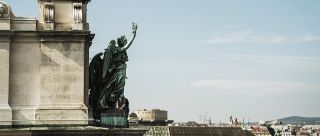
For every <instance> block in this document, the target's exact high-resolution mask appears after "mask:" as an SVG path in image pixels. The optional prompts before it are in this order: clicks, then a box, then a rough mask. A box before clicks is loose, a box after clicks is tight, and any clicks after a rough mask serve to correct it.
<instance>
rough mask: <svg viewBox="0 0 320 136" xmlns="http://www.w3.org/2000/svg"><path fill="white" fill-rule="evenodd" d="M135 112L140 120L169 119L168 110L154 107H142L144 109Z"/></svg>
mask: <svg viewBox="0 0 320 136" xmlns="http://www.w3.org/2000/svg"><path fill="white" fill-rule="evenodd" d="M134 113H136V114H137V116H138V118H139V119H140V120H150V121H154V120H167V119H168V112H167V111H165V110H160V109H152V110H147V109H142V110H137V111H135V112H134Z"/></svg>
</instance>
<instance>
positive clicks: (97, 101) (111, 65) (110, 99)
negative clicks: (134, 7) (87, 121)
mask: <svg viewBox="0 0 320 136" xmlns="http://www.w3.org/2000/svg"><path fill="white" fill-rule="evenodd" d="M137 28H138V26H137V24H135V23H133V25H132V34H133V36H132V38H131V39H130V41H129V42H128V41H127V39H126V37H125V36H121V37H119V38H118V39H117V41H115V40H111V41H110V42H109V45H108V47H107V48H106V49H105V51H104V53H98V54H96V55H95V56H94V57H93V58H92V60H91V62H90V66H89V71H90V72H89V89H90V93H89V94H90V95H89V104H90V106H91V108H92V110H93V116H94V119H102V118H101V117H102V115H101V113H104V111H105V110H106V109H116V108H118V109H120V110H121V111H122V112H123V116H124V117H125V118H126V117H127V116H128V113H129V102H128V101H127V99H126V98H125V97H124V86H125V79H126V78H127V77H126V69H127V64H126V62H127V61H128V55H127V49H128V48H129V47H130V46H131V45H132V42H133V40H134V39H135V37H136V32H137ZM102 55H103V59H101V56H102ZM124 100H125V101H126V102H123V101H124ZM119 101H122V102H121V103H122V104H124V105H120V106H119V104H117V103H118V102H119ZM116 120H118V119H116ZM101 121H102V120H101ZM112 121H113V119H110V117H105V118H104V120H103V121H102V122H101V123H108V122H109V123H110V122H112ZM116 122H117V121H116Z"/></svg>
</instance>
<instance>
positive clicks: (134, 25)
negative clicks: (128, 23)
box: [132, 22, 138, 35]
mask: <svg viewBox="0 0 320 136" xmlns="http://www.w3.org/2000/svg"><path fill="white" fill-rule="evenodd" d="M137 30H138V25H137V24H136V23H134V22H133V23H132V33H133V34H134V35H136V33H137Z"/></svg>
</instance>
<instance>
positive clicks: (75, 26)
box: [72, 23, 83, 31]
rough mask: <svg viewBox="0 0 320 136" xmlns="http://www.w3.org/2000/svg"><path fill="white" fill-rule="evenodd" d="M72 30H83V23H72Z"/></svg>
mask: <svg viewBox="0 0 320 136" xmlns="http://www.w3.org/2000/svg"><path fill="white" fill-rule="evenodd" d="M72 30H79V31H81V30H83V23H74V24H73V25H72Z"/></svg>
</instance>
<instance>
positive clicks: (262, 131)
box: [250, 125, 271, 136]
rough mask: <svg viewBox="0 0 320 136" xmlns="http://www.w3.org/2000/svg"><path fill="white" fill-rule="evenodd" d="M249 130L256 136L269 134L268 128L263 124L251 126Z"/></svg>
mask: <svg viewBox="0 0 320 136" xmlns="http://www.w3.org/2000/svg"><path fill="white" fill-rule="evenodd" d="M250 131H251V132H252V133H253V134H254V135H256V136H271V135H270V133H269V130H268V128H267V127H265V126H260V125H259V126H251V129H250Z"/></svg>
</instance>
